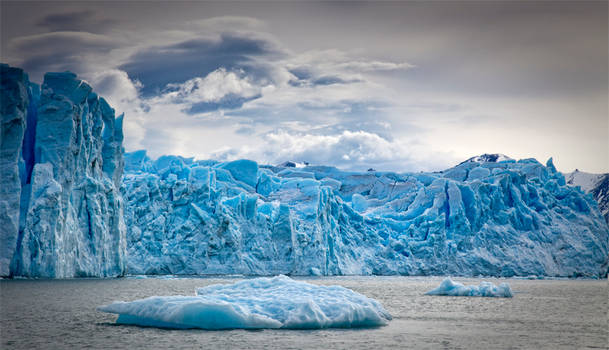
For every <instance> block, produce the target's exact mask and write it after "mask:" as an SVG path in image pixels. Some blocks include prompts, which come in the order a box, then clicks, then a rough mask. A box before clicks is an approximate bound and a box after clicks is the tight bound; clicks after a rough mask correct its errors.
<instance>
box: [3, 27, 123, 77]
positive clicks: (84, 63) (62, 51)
mask: <svg viewBox="0 0 609 350" xmlns="http://www.w3.org/2000/svg"><path fill="white" fill-rule="evenodd" d="M119 46H120V44H119V43H118V42H117V41H116V40H114V39H112V38H110V37H107V36H104V35H99V34H93V33H86V32H53V33H45V34H38V35H31V36H26V37H20V38H17V39H15V40H13V42H12V43H11V49H12V50H13V52H15V53H17V54H18V55H20V56H21V57H23V60H22V61H21V62H19V63H18V64H19V66H21V67H22V68H24V69H25V70H26V71H27V72H28V73H29V74H30V76H31V77H32V78H33V79H34V80H40V79H41V78H42V75H43V74H44V73H45V72H56V71H64V70H71V71H74V72H76V73H82V72H86V71H88V70H90V69H91V68H92V67H94V66H95V61H96V58H95V57H98V58H97V59H99V57H100V56H102V55H107V54H108V52H109V51H110V50H112V49H114V48H117V47H119Z"/></svg>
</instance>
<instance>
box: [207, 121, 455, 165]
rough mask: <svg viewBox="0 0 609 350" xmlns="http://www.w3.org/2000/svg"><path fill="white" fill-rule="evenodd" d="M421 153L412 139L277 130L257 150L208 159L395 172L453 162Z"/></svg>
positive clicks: (221, 153) (243, 149) (215, 154)
mask: <svg viewBox="0 0 609 350" xmlns="http://www.w3.org/2000/svg"><path fill="white" fill-rule="evenodd" d="M420 151H421V146H420V145H418V144H417V143H416V142H415V140H394V141H388V140H386V139H384V138H382V137H380V136H379V135H377V134H374V133H370V132H366V131H343V132H342V133H339V134H333V135H314V134H308V133H290V132H286V131H283V130H279V131H276V132H270V133H267V134H266V135H264V142H263V143H262V144H260V145H256V147H252V146H244V147H241V148H227V147H224V148H222V149H219V150H217V151H216V152H212V154H210V156H211V157H212V158H217V159H222V160H234V159H239V158H250V159H255V160H257V161H259V162H262V163H267V164H278V163H281V162H283V161H286V160H292V161H296V162H309V163H310V164H313V165H333V166H336V167H339V168H342V169H346V170H359V171H365V170H367V169H369V168H375V169H376V170H396V171H418V170H441V169H442V166H443V164H445V163H446V162H450V161H453V159H452V157H451V156H450V155H448V154H441V153H438V154H436V158H435V159H434V160H433V161H430V160H429V159H428V154H426V153H420Z"/></svg>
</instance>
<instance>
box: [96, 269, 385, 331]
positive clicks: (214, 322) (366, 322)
mask: <svg viewBox="0 0 609 350" xmlns="http://www.w3.org/2000/svg"><path fill="white" fill-rule="evenodd" d="M98 310H99V311H103V312H109V313H115V314H119V317H118V319H117V320H116V322H117V323H119V324H134V325H139V326H151V327H163V328H202V329H232V328H248V329H255V328H292V329H311V328H352V327H377V326H382V325H385V324H386V323H387V321H389V320H391V315H390V314H389V313H388V312H387V311H386V310H385V309H384V308H383V306H382V305H381V304H380V303H379V302H378V301H376V300H374V299H371V298H368V297H366V296H364V295H362V294H359V293H356V292H354V291H352V290H350V289H347V288H344V287H341V286H317V285H313V284H310V283H306V282H300V281H294V280H292V279H291V278H289V277H286V276H277V277H273V278H265V277H262V278H256V279H250V280H245V281H241V282H237V283H233V284H215V285H211V286H208V287H205V288H199V289H197V295H196V296H164V297H159V296H155V297H150V298H146V299H140V300H136V301H132V302H115V303H113V304H110V305H107V306H101V307H99V308H98Z"/></svg>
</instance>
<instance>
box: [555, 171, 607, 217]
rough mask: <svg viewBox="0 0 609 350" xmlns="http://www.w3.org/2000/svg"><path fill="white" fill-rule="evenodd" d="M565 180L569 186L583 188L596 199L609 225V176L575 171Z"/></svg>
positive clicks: (566, 176)
mask: <svg viewBox="0 0 609 350" xmlns="http://www.w3.org/2000/svg"><path fill="white" fill-rule="evenodd" d="M565 178H566V180H567V184H569V185H573V186H579V187H581V189H582V190H583V191H584V192H586V193H590V194H591V195H592V196H593V197H594V199H596V201H597V202H598V207H599V209H600V211H601V214H603V216H604V217H605V221H607V223H609V174H590V173H586V172H583V171H579V170H577V169H575V171H574V172H572V173H568V174H565Z"/></svg>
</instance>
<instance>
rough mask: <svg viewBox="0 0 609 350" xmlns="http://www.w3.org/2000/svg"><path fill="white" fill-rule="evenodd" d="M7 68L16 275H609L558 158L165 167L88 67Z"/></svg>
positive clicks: (583, 201)
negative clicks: (363, 167) (414, 165)
mask: <svg viewBox="0 0 609 350" xmlns="http://www.w3.org/2000/svg"><path fill="white" fill-rule="evenodd" d="M1 71H2V84H1V89H2V110H1V112H2V124H1V127H2V129H1V130H0V131H1V133H0V135H1V137H2V138H1V139H0V147H1V148H0V151H1V152H0V165H1V167H0V175H1V183H0V195H1V198H0V229H1V235H0V275H2V276H5V277H6V276H9V277H10V276H24V277H51V278H67V277H87V276H88V277H111V276H122V275H124V274H152V275H163V274H175V275H215V274H243V275H278V274H285V275H293V276H297V275H315V276H316V275H455V276H478V275H484V276H502V277H511V276H530V275H535V276H557V277H591V278H599V277H606V276H607V271H608V269H609V267H608V249H609V248H608V246H609V243H608V237H609V228H608V226H607V222H606V220H605V218H604V217H603V215H602V213H601V211H600V210H599V205H598V203H597V202H596V201H595V200H594V198H593V197H592V195H591V194H588V193H585V192H584V190H583V189H582V187H578V186H573V185H572V184H573V181H571V179H569V180H566V179H565V176H564V175H563V174H562V173H560V172H558V171H557V170H556V168H555V167H554V165H553V163H552V160H551V159H550V160H548V162H547V163H546V164H542V163H540V162H538V161H537V160H535V159H521V160H514V159H511V158H509V157H506V156H503V155H483V156H479V157H473V158H471V159H469V160H467V161H465V162H463V163H461V164H459V165H457V166H455V167H453V168H450V169H447V170H444V171H439V172H428V173H423V172H420V173H396V172H386V171H374V170H373V169H370V171H366V172H352V171H343V170H340V169H338V168H335V167H332V166H320V165H311V164H304V163H303V164H296V163H294V162H289V161H288V162H285V163H282V164H281V165H277V166H273V165H265V164H258V163H257V162H255V161H252V160H245V159H241V160H235V161H229V162H218V161H215V160H195V159H193V158H185V157H181V156H174V155H167V156H161V157H159V158H157V159H151V158H150V157H148V156H147V154H146V151H136V152H130V153H124V150H123V146H122V141H123V133H122V120H123V117H122V116H118V117H117V116H115V112H114V110H113V109H112V108H111V107H110V106H109V105H108V103H107V102H106V101H105V100H104V99H103V98H102V97H99V96H98V95H97V94H96V93H94V92H93V91H92V88H91V87H90V86H89V84H88V83H86V82H84V81H82V80H80V79H78V78H77V77H76V76H75V75H74V74H72V73H69V72H64V73H47V74H46V75H45V78H44V82H43V83H42V85H40V86H38V85H36V84H34V83H31V82H30V81H29V79H28V77H27V74H26V73H24V72H23V70H21V69H18V68H13V67H9V66H8V65H2V66H1ZM568 182H571V184H570V183H568ZM597 182H598V181H597ZM595 183H596V182H595ZM599 193H600V192H599ZM603 193H604V192H603ZM599 198H600V197H599ZM603 198H604V197H603Z"/></svg>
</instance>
